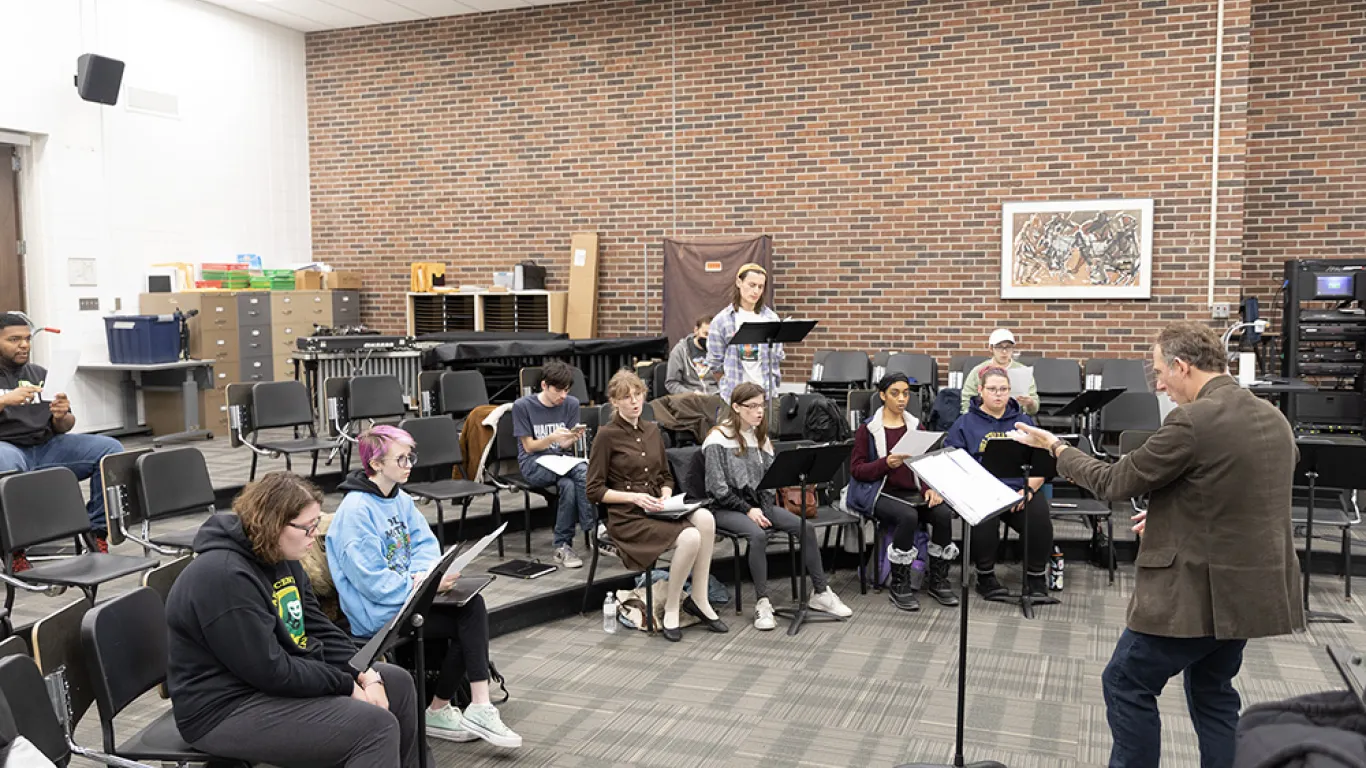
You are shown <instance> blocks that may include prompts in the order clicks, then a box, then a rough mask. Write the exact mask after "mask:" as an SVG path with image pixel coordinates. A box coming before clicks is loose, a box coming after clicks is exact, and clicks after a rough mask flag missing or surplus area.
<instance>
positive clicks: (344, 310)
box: [270, 291, 360, 380]
mask: <svg viewBox="0 0 1366 768" xmlns="http://www.w3.org/2000/svg"><path fill="white" fill-rule="evenodd" d="M270 304H271V306H270V322H271V350H272V354H273V356H274V360H273V368H274V374H275V378H276V380H281V379H292V378H294V364H293V363H292V362H291V360H292V358H293V356H294V354H295V353H296V352H298V351H299V339H301V338H305V337H308V336H312V335H314V331H315V329H316V327H317V326H326V327H330V328H335V327H339V326H343V325H355V324H356V323H358V322H360V291H279V292H276V293H273V294H271V297H270Z"/></svg>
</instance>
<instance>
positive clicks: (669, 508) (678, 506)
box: [661, 493, 699, 512]
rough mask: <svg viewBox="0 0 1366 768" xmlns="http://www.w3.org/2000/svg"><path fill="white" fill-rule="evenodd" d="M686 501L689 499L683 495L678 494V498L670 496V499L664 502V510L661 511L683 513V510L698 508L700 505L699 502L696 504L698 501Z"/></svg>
mask: <svg viewBox="0 0 1366 768" xmlns="http://www.w3.org/2000/svg"><path fill="white" fill-rule="evenodd" d="M686 499H687V496H686V495H684V494H681V493H680V494H678V495H677V496H670V497H669V498H667V499H665V500H664V509H663V510H661V511H663V512H682V511H683V510H685V509H687V508H688V507H689V506H694V507H695V506H698V503H699V502H696V501H694V502H688V501H686Z"/></svg>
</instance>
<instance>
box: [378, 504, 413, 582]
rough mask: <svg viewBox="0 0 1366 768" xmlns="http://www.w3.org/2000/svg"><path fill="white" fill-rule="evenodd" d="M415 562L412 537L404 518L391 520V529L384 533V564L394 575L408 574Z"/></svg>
mask: <svg viewBox="0 0 1366 768" xmlns="http://www.w3.org/2000/svg"><path fill="white" fill-rule="evenodd" d="M412 562H413V542H412V536H411V535H410V534H409V533H408V525H407V524H406V523H404V522H403V518H401V517H398V516H394V517H391V518H389V529H388V530H386V531H385V532H384V563H385V565H386V566H387V567H388V568H389V570H391V571H393V572H394V573H400V574H402V573H407V572H408V567H409V566H410V565H412Z"/></svg>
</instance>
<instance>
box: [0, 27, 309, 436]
mask: <svg viewBox="0 0 1366 768" xmlns="http://www.w3.org/2000/svg"><path fill="white" fill-rule="evenodd" d="M4 18H5V44H4V45H3V46H0V130H8V131H16V132H22V133H27V134H29V135H30V136H31V137H32V139H33V146H32V147H30V148H29V149H27V150H25V151H24V155H25V157H24V159H25V164H26V167H25V168H24V170H23V171H22V173H21V175H20V186H21V188H20V196H21V198H22V204H23V211H22V218H23V226H24V228H25V235H26V240H27V243H28V255H27V257H26V259H25V263H26V268H27V273H26V281H27V284H28V285H27V289H28V307H29V314H30V315H31V316H32V317H33V318H34V320H36V321H37V322H38V323H39V324H42V325H50V326H55V327H58V328H61V329H62V334H61V335H60V336H53V337H48V336H47V334H43V335H41V336H39V339H44V338H45V337H47V339H46V341H44V342H43V343H44V344H45V345H53V344H56V345H60V346H74V347H79V348H80V349H81V354H82V359H83V360H107V359H108V351H107V347H106V344H105V337H104V321H103V319H102V318H103V316H104V315H107V314H112V313H113V308H114V304H115V300H116V299H121V300H122V302H123V310H122V311H123V313H134V312H136V311H137V297H138V294H139V293H140V292H142V291H143V290H145V289H144V287H143V286H144V284H145V270H146V268H147V266H148V265H150V264H154V263H159V262H167V261H187V262H192V263H198V262H207V261H233V260H234V259H235V256H236V254H238V253H255V254H259V255H261V256H262V257H263V259H264V260H265V261H266V263H267V265H270V264H272V263H275V264H287V263H294V262H300V261H308V260H309V259H310V253H311V245H310V243H311V234H310V229H309V187H308V184H309V180H308V126H307V105H306V94H305V70H304V38H303V34H302V33H300V32H297V31H294V30H289V29H285V28H284V27H280V26H276V25H274V24H271V23H269V22H265V21H262V20H259V19H254V18H250V17H247V16H243V15H240V14H237V13H234V12H232V11H228V10H225V9H223V8H220V7H218V6H214V5H210V4H208V3H204V2H200V0H43V2H22V3H12V4H6V7H5V10H4ZM87 52H89V53H99V54H101V55H104V56H109V57H112V58H115V59H121V60H123V61H124V62H126V64H127V68H126V70H125V71H124V78H123V93H122V95H121V96H120V99H119V104H118V105H117V106H113V107H106V106H102V105H98V104H92V103H89V102H85V101H82V100H81V99H80V98H79V97H78V96H77V94H76V89H75V87H74V85H73V81H72V78H73V76H74V75H75V72H76V58H77V56H79V55H80V54H82V53H87ZM130 88H133V89H141V90H144V91H153V92H157V93H160V94H168V95H171V96H174V97H175V98H176V100H177V101H178V105H179V109H178V116H176V117H165V116H161V115H155V114H148V113H145V112H140V111H138V110H136V109H130V108H129V89H130ZM72 258H94V259H97V261H98V265H97V272H98V277H97V280H98V285H96V286H94V287H74V286H70V285H68V277H67V269H68V264H67V260H68V259H72ZM81 297H98V298H99V299H100V310H101V311H99V312H90V311H87V312H81V311H79V310H78V299H79V298H81ZM46 353H47V349H46V348H45V347H44V346H42V345H40V346H39V347H38V348H37V349H36V350H35V356H34V357H35V362H37V363H39V364H40V365H41V364H42V363H43V359H44V355H45V354H46ZM70 394H71V399H72V408H73V410H74V411H75V412H76V414H77V418H78V421H77V424H78V426H77V429H78V430H82V431H89V430H96V429H106V428H111V427H117V426H119V424H120V423H121V420H122V416H121V410H120V408H119V401H118V389H117V376H116V375H115V374H98V373H91V372H82V373H80V374H78V381H77V385H76V386H75V387H73V391H72V392H71V393H70Z"/></svg>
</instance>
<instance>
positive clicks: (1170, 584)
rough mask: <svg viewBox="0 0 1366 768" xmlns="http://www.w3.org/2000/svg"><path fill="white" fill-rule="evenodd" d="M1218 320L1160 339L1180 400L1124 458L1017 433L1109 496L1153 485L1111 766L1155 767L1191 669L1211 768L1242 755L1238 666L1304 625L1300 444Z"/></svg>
mask: <svg viewBox="0 0 1366 768" xmlns="http://www.w3.org/2000/svg"><path fill="white" fill-rule="evenodd" d="M1226 354H1227V353H1226V352H1225V350H1224V348H1223V345H1222V344H1221V343H1220V342H1219V338H1218V337H1217V336H1215V335H1214V332H1213V331H1211V330H1210V329H1209V328H1207V327H1205V326H1201V325H1197V324H1195V323H1175V324H1172V325H1170V326H1168V327H1167V328H1166V329H1164V330H1163V331H1162V333H1161V334H1160V335H1159V337H1158V340H1157V343H1156V344H1155V345H1154V346H1153V369H1154V372H1155V373H1156V377H1157V389H1158V391H1166V392H1168V393H1169V394H1170V395H1171V396H1172V399H1173V400H1175V401H1176V403H1177V405H1178V406H1180V407H1178V408H1177V409H1176V410H1175V411H1172V413H1171V414H1170V415H1169V416H1168V417H1167V420H1166V423H1165V424H1163V425H1162V428H1161V429H1159V430H1158V431H1157V432H1155V433H1153V435H1152V436H1151V437H1149V438H1148V440H1147V442H1146V443H1144V444H1143V446H1142V447H1141V448H1139V449H1138V450H1135V451H1132V452H1130V453H1129V454H1128V455H1126V456H1124V457H1123V458H1122V459H1120V461H1119V462H1118V463H1116V464H1108V463H1105V462H1102V461H1098V460H1096V459H1094V458H1091V457H1090V456H1087V455H1086V454H1085V453H1083V452H1082V451H1079V450H1077V449H1076V448H1071V447H1068V445H1067V444H1066V443H1065V442H1063V441H1061V440H1059V439H1058V438H1057V437H1055V436H1054V435H1052V434H1049V433H1048V432H1045V431H1043V430H1040V429H1035V428H1033V427H1028V426H1025V425H1020V424H1017V425H1016V428H1017V430H1018V434H1017V435H1016V439H1018V440H1020V441H1021V442H1026V443H1028V444H1030V445H1034V446H1036V447H1039V448H1046V449H1048V450H1049V451H1051V452H1053V453H1054V455H1055V456H1057V457H1058V473H1059V474H1060V475H1063V476H1065V477H1068V478H1071V479H1072V480H1073V481H1074V482H1076V483H1077V484H1078V485H1080V486H1082V487H1083V488H1086V489H1088V490H1090V491H1092V492H1094V493H1095V494H1096V495H1097V496H1099V497H1100V498H1102V499H1109V500H1120V499H1127V498H1130V497H1135V496H1141V495H1143V494H1149V496H1150V500H1149V503H1148V511H1147V513H1146V516H1145V515H1144V514H1140V515H1136V516H1135V520H1136V521H1137V524H1136V525H1135V526H1134V530H1135V531H1136V532H1138V533H1141V534H1143V541H1142V545H1141V547H1140V548H1139V552H1138V559H1137V561H1136V565H1137V566H1138V575H1137V579H1136V584H1135V586H1134V593H1133V597H1132V598H1131V599H1130V601H1129V615H1128V628H1127V629H1126V630H1125V631H1124V634H1123V635H1122V636H1121V637H1120V640H1119V643H1118V645H1116V647H1115V651H1114V655H1113V656H1111V658H1110V663H1109V665H1107V666H1106V668H1105V673H1104V675H1103V676H1102V681H1103V683H1104V687H1105V704H1106V718H1107V719H1108V720H1109V723H1110V732H1111V735H1112V736H1113V737H1114V746H1113V748H1112V749H1111V752H1110V766H1111V768H1149V767H1151V768H1156V766H1157V765H1158V761H1159V758H1160V756H1161V752H1162V750H1161V732H1162V726H1161V722H1160V720H1159V718H1158V710H1157V696H1158V695H1159V694H1160V693H1161V692H1162V689H1163V688H1164V687H1165V686H1166V684H1167V681H1168V680H1170V679H1171V678H1172V677H1175V676H1176V675H1177V674H1178V673H1184V676H1185V684H1186V700H1187V705H1188V707H1189V710H1190V714H1191V720H1192V721H1194V725H1195V731H1196V734H1197V736H1198V737H1199V742H1200V765H1201V768H1228V767H1229V766H1232V765H1233V752H1234V739H1233V734H1234V729H1235V728H1236V727H1237V724H1238V710H1239V707H1240V704H1241V701H1240V699H1239V697H1238V692H1237V691H1236V690H1234V688H1233V677H1234V676H1235V675H1236V674H1237V673H1238V669H1239V667H1240V666H1241V665H1242V661H1243V648H1244V647H1245V646H1246V645H1247V641H1248V640H1249V639H1251V638H1257V637H1270V636H1274V635H1284V634H1289V633H1291V632H1294V631H1295V630H1298V629H1303V627H1304V611H1303V606H1302V604H1301V602H1300V586H1299V585H1300V576H1299V570H1298V569H1297V561H1296V556H1295V546H1294V543H1293V542H1292V540H1291V523H1290V503H1291V501H1290V491H1291V485H1292V483H1293V478H1294V469H1295V462H1296V460H1297V458H1298V455H1299V454H1298V450H1297V449H1296V447H1295V437H1294V433H1293V432H1292V430H1291V428H1290V424H1289V422H1287V421H1286V419H1285V417H1284V416H1283V415H1281V412H1280V411H1278V410H1276V408H1275V407H1274V406H1272V405H1271V404H1270V403H1267V402H1266V401H1265V400H1261V399H1259V398H1258V397H1257V396H1256V395H1254V394H1252V393H1251V392H1248V391H1247V390H1245V389H1242V388H1240V387H1239V386H1238V385H1237V383H1236V382H1235V381H1234V380H1233V379H1232V377H1230V376H1229V375H1228V374H1227V373H1225V370H1226V359H1227V358H1226Z"/></svg>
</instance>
